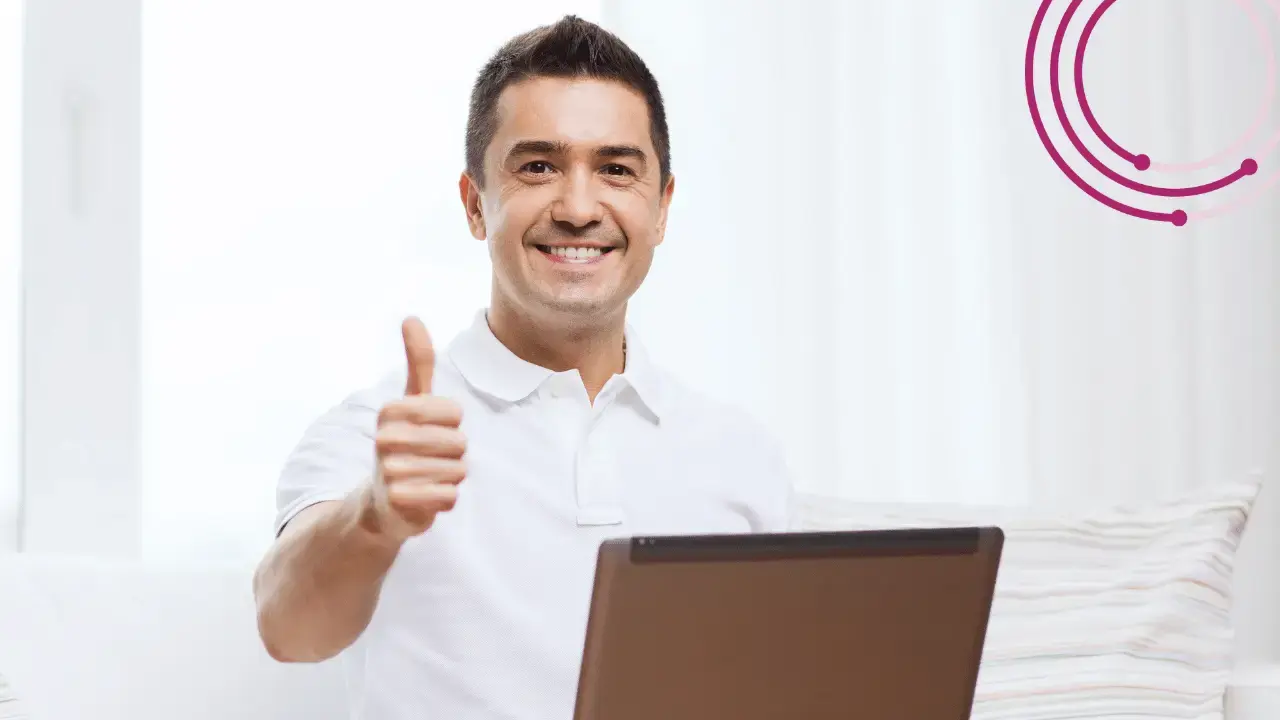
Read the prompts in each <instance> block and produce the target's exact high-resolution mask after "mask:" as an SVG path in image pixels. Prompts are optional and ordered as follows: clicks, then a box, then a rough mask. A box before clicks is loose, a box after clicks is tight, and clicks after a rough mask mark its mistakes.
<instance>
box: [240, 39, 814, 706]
mask: <svg viewBox="0 0 1280 720" xmlns="http://www.w3.org/2000/svg"><path fill="white" fill-rule="evenodd" d="M674 187H675V184H674V181H673V179H672V176H671V170H670V152H669V142H668V136H667V123H666V117H665V112H664V110H663V105H662V98H661V95H660V94H659V91H658V85H657V82H656V81H655V80H654V78H653V76H652V75H651V74H650V72H649V71H648V69H647V68H646V66H645V64H644V63H643V62H642V61H641V59H640V58H639V57H638V56H637V55H636V54H635V53H634V52H632V50H631V49H630V48H628V47H627V46H626V45H624V44H623V43H622V42H621V41H620V40H618V39H617V38H616V37H614V36H613V35H611V34H609V33H607V32H605V31H604V30H601V29H600V28H599V27H596V26H595V25H592V24H590V23H588V22H585V21H583V20H580V19H577V18H574V17H566V18H564V19H563V20H561V21H559V22H558V23H556V24H554V25H551V26H548V27H543V28H539V29H537V30H534V31H532V32H529V33H527V34H524V35H521V36H519V37H517V38H515V39H513V40H511V41H510V42H509V43H508V44H507V45H506V46H504V47H503V48H502V49H501V50H500V51H499V52H498V53H497V54H496V55H495V56H494V57H493V59H492V60H491V61H490V62H489V63H488V64H487V65H486V66H485V67H484V69H483V70H482V71H481V73H480V76H479V78H478V80H477V81H476V84H475V88H474V90H473V93H472V99H471V107H470V116H469V120H468V127H467V137H466V170H465V172H464V173H463V174H462V177H461V179H460V181H459V189H460V194H461V198H462V204H463V207H464V209H465V211H466V217H467V222H468V224H469V226H470V228H471V234H472V235H473V236H474V237H475V238H476V239H478V240H482V241H484V242H486V243H487V244H488V248H489V254H490V256H491V258H492V262H493V283H492V296H491V301H490V305H489V307H488V308H487V309H486V310H482V311H480V312H478V313H477V315H476V318H475V324H474V325H473V326H472V327H471V328H470V329H469V330H467V331H465V332H463V333H462V334H461V335H460V336H459V337H458V338H457V339H456V340H455V341H454V342H453V343H452V344H451V345H450V346H449V347H448V348H447V349H443V350H441V351H437V349H436V348H434V347H433V345H432V343H431V340H430V338H429V337H428V335H427V332H426V330H425V329H424V328H423V326H422V325H421V323H419V322H418V321H417V320H415V319H409V320H406V321H405V323H404V326H403V328H402V331H403V336H404V347H405V354H406V359H407V371H406V372H399V373H396V374H395V375H393V376H391V377H389V378H387V379H385V380H384V381H383V382H381V383H380V384H378V385H376V386H374V387H372V388H370V389H368V390H365V391H363V392H359V393H356V394H354V395H352V396H351V397H349V398H348V399H347V400H346V401H345V402H343V403H342V404H341V405H339V406H337V407H336V408H334V409H332V410H331V411H330V412H328V413H327V414H326V415H324V416H323V417H321V418H320V419H319V420H318V421H316V422H315V423H314V424H313V425H312V426H311V427H310V428H309V429H308V430H307V432H306V434H305V436H304V438H303V440H302V442H301V443H300V445H299V446H298V447H297V448H296V450H295V451H294V453H293V454H292V456H291V457H290V458H289V459H288V462H287V463H286V467H285V469H284V471H283V474H282V476H281V478H280V481H279V498H278V499H279V517H278V521H277V532H278V533H279V538H278V541H277V543H276V545H275V547H274V548H273V549H272V550H271V551H270V553H269V554H268V556H267V557H266V558H265V559H264V560H263V562H262V565H261V567H260V568H259V570H258V573H257V575H256V578H255V583H254V591H255V595H256V597H257V602H258V621H259V627H260V631H261V635H262V639H263V642H264V643H265V645H266V647H267V649H268V650H269V652H270V653H271V655H272V656H273V657H275V658H276V659H278V660H281V661H290V662H313V661H320V660H324V659H327V658H330V657H333V656H335V655H337V654H339V653H344V654H345V655H346V656H347V660H348V661H349V662H347V663H346V666H347V668H348V671H349V672H350V673H351V683H350V685H351V688H352V691H353V703H354V707H353V708H352V711H353V714H354V716H355V717H359V718H368V719H370V720H399V719H401V718H403V719H405V720H408V719H409V718H414V719H415V720H416V719H418V718H450V719H451V720H465V719H468V718H494V719H497V718H504V719H505V718H536V719H538V720H550V719H552V718H556V719H559V720H568V719H569V718H571V717H572V714H573V707H574V702H575V696H576V688H577V680H578V673H579V670H580V663H581V657H582V655H581V653H582V645H583V639H584V633H585V628H586V620H587V610H588V604H589V601H590V596H591V588H592V582H593V578H594V569H595V559H596V552H597V550H598V547H599V544H600V542H601V541H602V540H604V539H606V538H609V537H616V536H626V535H636V534H662V533H707V532H715V533H735V532H764V531H778V530H782V529H784V525H785V522H786V517H787V506H788V499H789V494H790V489H789V486H788V483H787V480H786V472H785V469H784V466H783V462H782V459H781V454H780V453H779V452H778V451H777V449H776V446H775V444H774V443H773V442H772V441H771V440H770V439H769V438H768V437H767V435H766V434H765V433H764V432H763V431H762V430H761V429H760V428H759V427H758V426H757V425H756V424H754V423H753V422H751V421H750V420H748V419H747V418H746V416H745V415H743V414H741V413H739V412H737V411H735V410H731V409H729V408H727V407H723V406H721V405H719V404H717V403H714V402H712V401H711V400H709V399H708V398H706V397H704V396H702V395H700V394H698V393H696V392H694V391H692V390H690V389H689V388H687V387H684V386H682V385H681V384H680V383H679V382H677V381H676V380H675V379H673V378H672V377H671V376H670V375H668V374H667V373H665V372H664V371H662V370H660V369H659V368H658V367H656V366H655V365H653V364H652V363H651V362H650V360H649V358H648V357H647V356H646V354H645V351H644V349H643V347H642V346H641V345H640V342H639V340H638V339H637V338H636V336H635V334H634V333H633V332H632V331H631V329H630V328H629V326H628V325H627V324H626V308H627V302H628V300H629V298H630V297H631V296H632V294H633V293H635V291H636V290H637V288H639V286H640V284H641V282H642V281H643V280H644V278H645V275H646V274H647V273H648V270H649V266H650V263H651V261H652V259H653V254H654V249H655V248H656V247H657V246H658V245H659V244H660V243H661V242H662V239H663V233H664V231H665V228H666V221H667V209H668V207H669V205H670V203H671V197H672V193H673V191H674Z"/></svg>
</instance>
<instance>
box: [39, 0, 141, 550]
mask: <svg viewBox="0 0 1280 720" xmlns="http://www.w3.org/2000/svg"><path fill="white" fill-rule="evenodd" d="M138 32H139V23H138V0H95V2H82V1H81V0H41V1H40V2H31V3H28V4H27V16H26V33H27V34H26V53H25V65H24V75H25V81H26V84H25V89H24V95H23V100H24V106H23V123H24V125H23V140H24V146H23V150H24V156H23V163H24V165H23V167H24V176H23V182H24V185H23V189H24V196H23V203H24V206H23V211H24V212H23V266H22V272H23V285H24V303H23V368H24V388H23V389H24V397H23V431H24V436H23V441H24V446H23V448H24V487H25V502H24V508H23V510H24V512H23V520H24V525H23V549H25V550H31V551H69V552H75V551H91V552H95V553H103V554H112V553H130V552H133V551H135V550H136V548H137V525H138V512H137V507H138V488H139V467H140V466H139V462H138V451H139V446H138V430H137V428H138V388H139V367H138V297H139V289H140V288H139V280H140V275H139V262H138V214H139V192H138V191H139V184H138V169H139V161H138V150H139V134H140V133H139V129H140V128H139V122H138V121H139V114H138V109H139V108H138V101H139V73H138V68H139V64H138V63H139V50H140V47H141V43H140V38H139V35H138Z"/></svg>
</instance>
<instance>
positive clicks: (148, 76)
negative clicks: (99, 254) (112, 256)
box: [141, 0, 599, 559]
mask: <svg viewBox="0 0 1280 720" xmlns="http://www.w3.org/2000/svg"><path fill="white" fill-rule="evenodd" d="M597 6H598V3H597V2H593V1H584V0H563V1H560V0H557V1H550V2H528V0H501V1H499V2H486V3H485V12H484V21H483V22H477V16H476V8H475V7H474V6H469V5H465V4H456V3H453V4H451V3H446V4H436V3H430V4H429V3H406V2H393V1H390V0H379V1H375V2H367V3H361V4H360V6H359V7H358V8H356V6H354V5H346V4H340V3H339V4H332V3H331V4H325V3H309V4H307V5H306V12H305V13H300V12H299V7H300V6H299V5H298V3H296V2H288V1H285V0H268V1H264V0H224V1H223V2H218V3H191V2H172V1H168V0H165V1H160V0H155V1H152V2H147V3H145V4H144V6H143V64H142V82H143V105H142V108H143V109H142V120H143V126H144V128H145V129H144V135H143V165H142V170H143V174H142V177H143V181H142V202H143V212H142V218H143V220H142V263H143V265H142V268H143V270H142V278H143V284H142V292H143V295H142V303H141V307H142V363H143V373H142V417H143V425H142V427H143V432H142V447H143V449H144V450H143V454H142V477H143V482H142V498H141V499H142V518H143V528H142V535H141V548H142V550H143V552H145V553H148V554H156V555H172V556H180V557H186V556H190V555H193V554H194V555H196V556H200V557H206V558H218V559H222V558H225V557H226V556H227V555H228V554H243V555H244V556H246V557H250V556H253V555H255V554H257V553H259V552H260V551H261V549H262V546H263V543H265V542H267V541H269V539H270V527H271V524H272V517H273V515H274V503H275V496H274V479H275V475H276V473H277V472H278V471H279V468H280V464H281V461H282V460H283V458H284V456H285V455H286V454H287V453H288V452H289V450H290V449H291V448H292V446H293V444H294V443H295V442H296V441H297V439H298V437H299V435H300V433H301V431H302V429H303V428H304V427H305V425H306V424H307V423H308V422H310V420H311V419H313V418H314V417H315V416H316V415H317V414H318V413H320V412H321V411H322V410H324V409H325V408H326V407H328V406H329V405H332V404H334V403H336V402H338V401H339V400H341V399H342V397H343V396H344V395H346V394H347V393H349V392H351V391H353V390H354V389H356V388H358V387H361V386H363V385H366V384H369V383H371V382H373V381H375V380H376V379H377V378H378V377H380V376H381V375H382V374H383V373H385V372H387V371H389V370H392V369H394V367H395V366H396V365H397V364H398V363H402V362H403V352H402V349H401V346H400V331H399V326H400V320H401V319H402V318H403V317H404V316H405V314H407V313H417V314H419V315H421V316H422V317H423V319H424V320H425V321H426V323H427V325H428V327H429V328H430V329H431V331H432V332H433V334H434V335H435V337H436V340H437V342H440V343H444V342H447V341H448V340H449V339H450V338H451V337H452V336H453V335H454V334H455V333H456V332H457V331H458V330H460V329H461V328H462V327H463V326H464V325H465V324H467V323H469V322H470V321H471V318H472V316H473V314H474V312H475V310H476V309H477V308H479V307H482V306H483V305H484V304H485V303H486V302H487V300H488V280H489V270H488V255H487V252H486V250H485V246H484V245H483V244H482V243H480V242H477V241H475V240H473V239H472V238H471V236H470V235H469V234H468V232H467V227H466V224H465V220H464V217H465V216H464V214H463V212H462V206H461V202H460V200H459V199H458V191H457V179H458V173H459V172H460V171H461V168H462V163H463V149H462V139H463V135H464V130H465V126H466V112H467V102H468V97H469V93H470V89H471V83H472V81H473V80H474V77H475V73H476V72H477V71H478V70H479V68H480V66H481V65H482V64H483V63H484V61H485V60H487V59H488V57H489V56H490V55H491V54H492V53H493V52H494V51H495V50H496V49H497V48H498V47H499V46H500V45H501V44H502V43H503V42H504V41H506V40H507V39H508V38H510V37H511V36H512V35H515V34H517V33H519V32H522V31H524V30H526V29H528V28H530V27H534V26H536V25H539V24H543V23H546V22H549V21H552V20H554V19H556V18H557V17H559V16H560V15H562V14H564V13H567V12H573V13H577V14H580V15H582V16H583V17H586V18H588V19H592V20H598V19H599V17H598V15H599V11H598V7H597ZM250 20H251V21H250ZM230 48H234V50H229V49H230Z"/></svg>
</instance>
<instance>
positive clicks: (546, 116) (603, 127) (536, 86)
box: [494, 78, 652, 151]
mask: <svg viewBox="0 0 1280 720" xmlns="http://www.w3.org/2000/svg"><path fill="white" fill-rule="evenodd" d="M497 110H498V128H497V135H496V137H495V138H494V139H495V140H496V141H497V142H495V143H494V146H495V147H496V148H498V149H502V148H503V146H504V145H509V144H511V143H513V142H518V141H520V140H550V141H559V142H566V143H569V144H570V145H617V144H627V145H639V146H640V147H642V148H645V149H646V150H649V151H652V147H651V143H650V140H649V108H648V105H647V104H646V103H645V100H644V96H643V95H641V94H640V93H639V92H636V91H635V90H633V89H631V88H630V87H628V86H627V85H624V84H622V83H620V82H613V81H610V80H597V79H593V78H572V79H568V78H533V79H530V80H524V81H522V82H519V83H515V84H513V85H510V86H508V87H507V88H506V89H504V90H503V91H502V95H501V96H500V97H499V98H498V107H497Z"/></svg>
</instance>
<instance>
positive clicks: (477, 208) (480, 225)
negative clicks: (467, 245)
mask: <svg viewBox="0 0 1280 720" xmlns="http://www.w3.org/2000/svg"><path fill="white" fill-rule="evenodd" d="M458 194H459V195H460V196H461V197H462V207H463V209H464V210H465V211H466V213H467V227H469V228H470V229H471V237H473V238H475V239H477V240H484V239H485V236H486V231H485V227H484V209H483V207H482V205H481V203H480V185H479V184H478V183H476V182H475V181H474V180H472V179H471V176H470V175H468V174H467V173H465V172H464V173H462V176H461V177H459V178H458Z"/></svg>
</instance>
